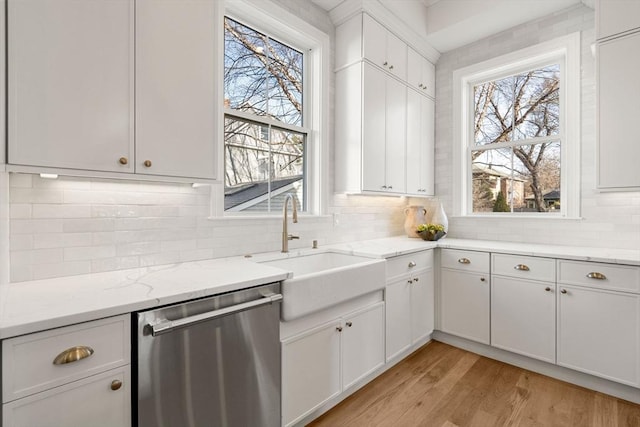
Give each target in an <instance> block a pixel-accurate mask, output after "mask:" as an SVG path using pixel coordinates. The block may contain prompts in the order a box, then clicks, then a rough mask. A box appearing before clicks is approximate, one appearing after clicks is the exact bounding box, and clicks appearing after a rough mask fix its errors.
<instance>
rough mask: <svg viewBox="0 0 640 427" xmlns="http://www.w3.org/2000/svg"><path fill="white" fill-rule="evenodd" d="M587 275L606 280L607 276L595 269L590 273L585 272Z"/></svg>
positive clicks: (590, 277) (591, 277)
mask: <svg viewBox="0 0 640 427" xmlns="http://www.w3.org/2000/svg"><path fill="white" fill-rule="evenodd" d="M587 277H588V278H589V279H597V280H607V276H605V275H604V274H602V273H598V272H597V271H592V272H591V273H589V274H587Z"/></svg>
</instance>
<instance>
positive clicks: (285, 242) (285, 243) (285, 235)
mask: <svg viewBox="0 0 640 427" xmlns="http://www.w3.org/2000/svg"><path fill="white" fill-rule="evenodd" d="M289 201H291V211H292V214H291V217H292V221H293V222H294V223H297V222H298V206H297V205H296V200H295V198H294V196H293V194H291V193H287V195H286V196H284V204H283V205H282V252H283V253H286V252H289V240H293V239H299V237H298V236H294V235H292V234H289V230H288V226H287V216H288V214H287V206H288V205H289Z"/></svg>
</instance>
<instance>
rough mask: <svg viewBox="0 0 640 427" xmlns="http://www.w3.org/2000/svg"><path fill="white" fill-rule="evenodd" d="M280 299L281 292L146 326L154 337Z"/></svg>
mask: <svg viewBox="0 0 640 427" xmlns="http://www.w3.org/2000/svg"><path fill="white" fill-rule="evenodd" d="M281 300H282V294H273V295H267V296H265V297H263V298H259V299H256V300H253V301H248V302H244V303H242V304H237V305H232V306H229V307H225V308H221V309H219V310H214V311H209V312H207V313H202V314H196V315H194V316H189V317H185V318H183V319H178V320H168V319H163V320H161V321H159V322H158V323H155V324H148V325H147V327H148V328H149V329H150V330H151V335H153V336H154V337H155V336H158V335H162V334H166V333H168V332H172V331H174V330H176V329H180V328H186V327H187V326H191V325H194V324H196V323H201V322H206V321H207V320H212V319H217V318H219V317H223V316H228V315H230V314H234V313H239V312H241V311H246V310H250V309H252V308H256V307H260V306H262V305H266V304H273V303H274V302H279V301H281Z"/></svg>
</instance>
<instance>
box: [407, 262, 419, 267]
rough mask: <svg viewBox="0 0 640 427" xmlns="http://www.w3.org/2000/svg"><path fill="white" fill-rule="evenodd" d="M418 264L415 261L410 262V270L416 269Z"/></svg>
mask: <svg viewBox="0 0 640 427" xmlns="http://www.w3.org/2000/svg"><path fill="white" fill-rule="evenodd" d="M416 265H417V264H416V263H415V262H413V261H411V262H409V268H413V267H415V266H416Z"/></svg>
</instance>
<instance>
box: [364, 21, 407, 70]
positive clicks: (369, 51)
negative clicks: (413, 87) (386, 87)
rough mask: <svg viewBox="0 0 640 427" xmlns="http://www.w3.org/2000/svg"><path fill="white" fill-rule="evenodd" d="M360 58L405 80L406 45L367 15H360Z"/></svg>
mask: <svg viewBox="0 0 640 427" xmlns="http://www.w3.org/2000/svg"><path fill="white" fill-rule="evenodd" d="M362 56H363V57H365V58H366V59H368V60H369V61H371V62H372V63H373V64H375V65H377V66H378V67H381V68H383V69H385V70H387V71H388V72H389V73H391V74H393V75H395V76H397V77H399V78H400V79H402V80H406V79H407V45H406V43H404V42H403V41H402V40H400V39H399V38H398V37H397V36H395V35H394V34H393V33H391V32H390V31H388V30H387V29H386V28H384V27H383V26H382V25H380V24H379V23H378V22H377V21H376V20H374V19H373V18H371V17H370V16H369V15H367V14H363V15H362Z"/></svg>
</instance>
